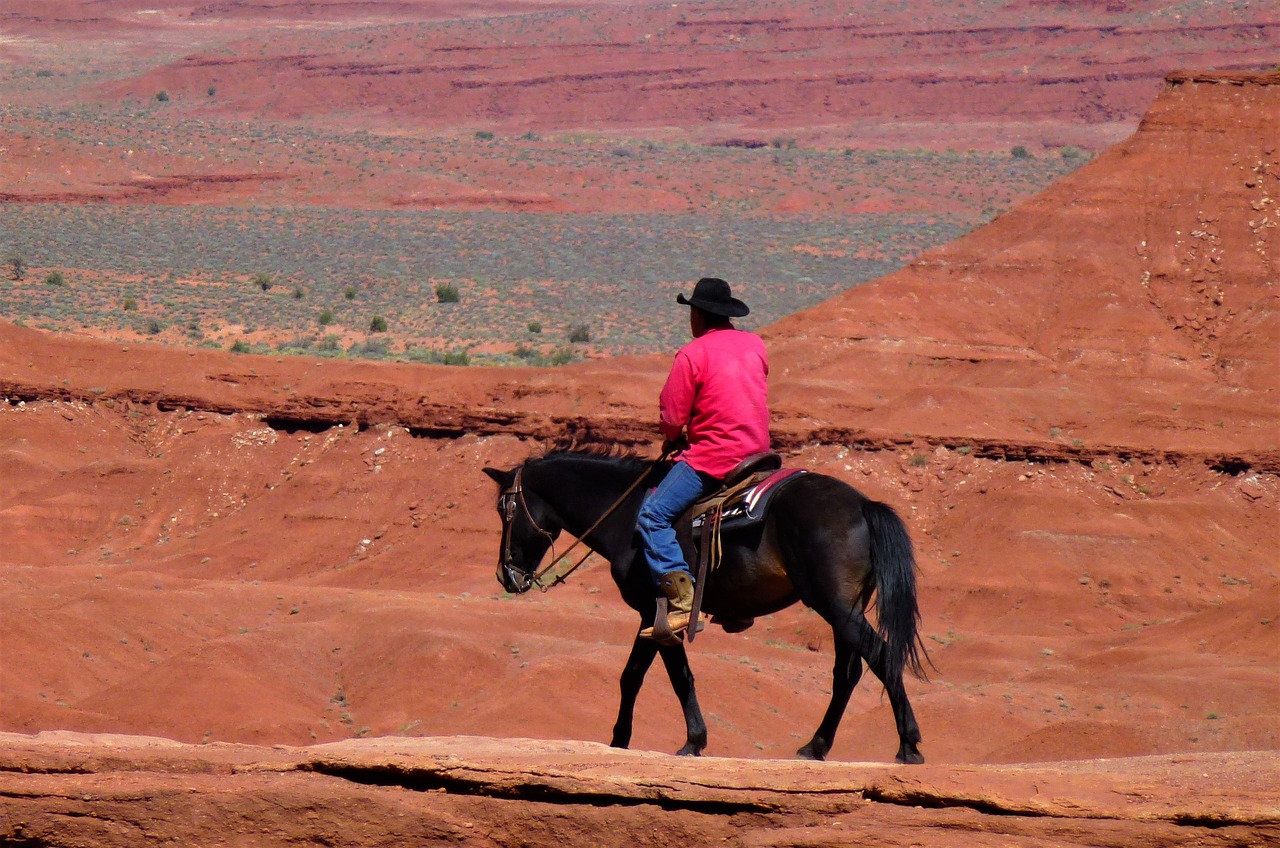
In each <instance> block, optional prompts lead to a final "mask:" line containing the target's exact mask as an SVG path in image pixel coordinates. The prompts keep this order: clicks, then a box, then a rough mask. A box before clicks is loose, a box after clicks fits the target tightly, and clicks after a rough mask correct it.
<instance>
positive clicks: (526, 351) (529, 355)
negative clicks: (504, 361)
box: [511, 342, 538, 360]
mask: <svg viewBox="0 0 1280 848" xmlns="http://www.w3.org/2000/svg"><path fill="white" fill-rule="evenodd" d="M511 353H512V354H514V355H515V357H516V358H517V359H526V360H528V359H534V358H535V357H537V355H538V352H537V351H536V350H534V349H533V348H531V347H529V346H528V345H527V344H525V343H524V342H521V343H520V344H518V345H516V349H515V350H513V351H511Z"/></svg>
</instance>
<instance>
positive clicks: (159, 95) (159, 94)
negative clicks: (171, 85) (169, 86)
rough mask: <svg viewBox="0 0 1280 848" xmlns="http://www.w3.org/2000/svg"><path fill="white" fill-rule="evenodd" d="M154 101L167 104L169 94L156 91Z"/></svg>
mask: <svg viewBox="0 0 1280 848" xmlns="http://www.w3.org/2000/svg"><path fill="white" fill-rule="evenodd" d="M156 100H158V101H160V102H161V103H168V102H169V92H167V91H157V92H156Z"/></svg>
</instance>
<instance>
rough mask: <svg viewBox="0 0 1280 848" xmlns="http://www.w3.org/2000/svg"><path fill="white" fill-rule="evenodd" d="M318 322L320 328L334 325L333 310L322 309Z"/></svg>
mask: <svg viewBox="0 0 1280 848" xmlns="http://www.w3.org/2000/svg"><path fill="white" fill-rule="evenodd" d="M316 320H317V321H319V322H320V326H321V327H327V326H329V325H330V324H332V323H333V310H332V309H327V308H326V309H321V310H320V317H319V318H317V319H316Z"/></svg>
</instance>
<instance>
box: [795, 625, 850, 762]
mask: <svg viewBox="0 0 1280 848" xmlns="http://www.w3.org/2000/svg"><path fill="white" fill-rule="evenodd" d="M835 642H836V663H835V669H834V670H833V672H832V682H831V703H829V704H828V705H827V712H826V714H825V715H823V717H822V724H820V725H818V729H817V731H816V732H815V733H814V734H813V738H812V739H810V740H809V744H808V745H805V746H804V747H803V748H801V749H800V750H799V751H797V752H796V753H797V754H799V755H800V756H801V757H804V758H805V759H807V760H823V759H826V756H827V752H829V751H830V750H831V743H833V742H834V741H835V738H836V730H837V729H838V728H839V727H840V719H841V718H842V717H843V716H844V711H845V708H846V707H848V706H849V697H850V696H851V695H852V694H853V689H854V687H855V686H857V685H858V680H859V679H861V677H862V657H861V656H860V655H859V654H858V652H857V651H855V650H854V648H853V645H852V643H851V642H849V640H848V639H845V638H843V637H842V636H841V634H839V633H837V634H836V640H835Z"/></svg>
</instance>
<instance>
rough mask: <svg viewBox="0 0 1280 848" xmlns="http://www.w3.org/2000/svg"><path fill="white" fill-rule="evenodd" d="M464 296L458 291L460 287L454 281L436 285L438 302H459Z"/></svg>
mask: <svg viewBox="0 0 1280 848" xmlns="http://www.w3.org/2000/svg"><path fill="white" fill-rule="evenodd" d="M461 298H462V295H461V294H459V292H458V287H457V286H456V285H454V284H453V283H439V284H437V285H436V302H437V303H457V302H458V301H459V300H460V299H461Z"/></svg>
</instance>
